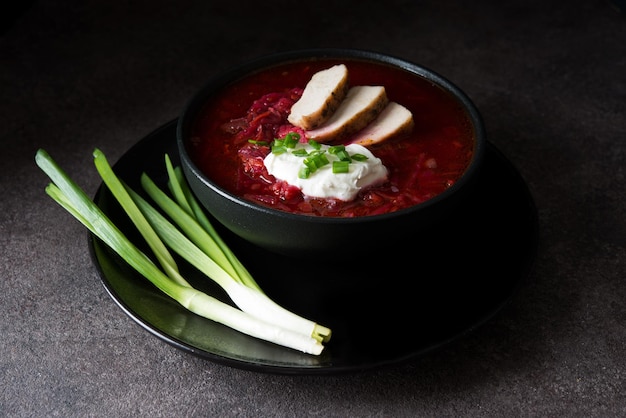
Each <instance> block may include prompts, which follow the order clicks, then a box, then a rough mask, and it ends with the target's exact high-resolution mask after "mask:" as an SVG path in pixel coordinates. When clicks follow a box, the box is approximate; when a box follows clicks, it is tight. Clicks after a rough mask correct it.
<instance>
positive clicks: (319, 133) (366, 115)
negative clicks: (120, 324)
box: [306, 86, 389, 142]
mask: <svg viewBox="0 0 626 418" xmlns="http://www.w3.org/2000/svg"><path fill="white" fill-rule="evenodd" d="M388 102H389V99H387V93H386V92H385V87H383V86H355V87H352V88H351V89H350V90H349V91H348V94H347V95H346V98H345V99H344V100H343V102H341V105H340V106H339V108H337V110H336V111H335V113H333V115H332V116H331V117H330V119H328V120H327V121H326V123H324V124H323V125H322V126H320V127H319V128H317V129H314V130H310V131H307V132H306V136H307V138H309V139H314V140H316V141H318V142H332V141H337V140H340V139H342V138H345V137H346V136H348V135H351V134H353V133H355V132H358V131H360V130H361V129H363V128H365V127H366V126H367V125H369V124H370V122H372V121H373V120H374V119H376V117H377V116H378V114H379V113H380V112H381V111H382V110H383V109H384V108H385V106H387V103H388Z"/></svg>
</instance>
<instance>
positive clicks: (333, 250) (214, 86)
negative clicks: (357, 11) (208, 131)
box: [177, 49, 487, 257]
mask: <svg viewBox="0 0 626 418" xmlns="http://www.w3.org/2000/svg"><path fill="white" fill-rule="evenodd" d="M329 58H331V59H342V60H344V59H345V60H346V61H347V62H349V61H350V60H366V61H373V62H376V63H382V64H385V65H390V66H394V67H397V68H400V69H402V70H404V71H407V72H410V73H412V74H414V75H415V77H420V78H422V79H425V80H427V81H429V82H430V83H432V84H434V85H436V86H439V87H440V88H441V89H443V90H445V91H447V92H448V93H449V94H450V95H452V96H453V97H454V98H455V100H456V101H458V105H459V106H461V107H462V108H463V109H464V110H465V111H466V112H467V115H468V119H469V120H470V122H471V125H472V126H471V129H472V130H473V132H474V139H475V143H474V150H473V156H472V159H471V161H470V163H469V165H468V167H467V169H466V170H465V172H464V174H463V175H462V176H461V177H460V178H459V179H458V180H457V181H456V182H455V183H454V184H453V185H452V186H450V187H449V188H447V189H446V190H445V191H443V192H442V193H440V194H438V195H437V196H435V197H433V198H431V199H429V200H427V201H425V202H423V203H420V204H417V205H415V206H412V207H409V208H406V209H402V210H398V211H396V212H393V213H388V214H383V215H374V216H362V217H352V218H337V217H322V216H308V215H299V214H293V213H288V212H284V211H281V210H277V209H273V208H268V207H265V206H261V205H259V204H256V203H254V202H251V201H248V200H246V199H244V198H242V197H239V196H236V195H234V194H232V193H230V192H229V191H227V190H225V189H224V188H222V187H220V186H218V185H217V184H215V183H214V182H213V181H212V180H211V179H210V178H208V177H207V175H206V174H205V173H203V172H202V171H201V170H200V169H199V168H198V165H197V164H196V163H194V160H193V158H192V156H191V155H190V149H191V147H190V146H189V141H190V137H191V129H192V126H193V123H194V121H195V120H196V118H197V115H198V113H199V112H200V111H201V109H202V107H203V106H204V105H205V103H206V102H207V100H208V99H209V98H210V97H211V96H212V95H215V94H216V92H218V91H219V90H220V89H222V88H223V87H224V86H226V85H228V84H230V83H233V82H236V81H237V80H239V79H241V78H243V77H245V76H246V75H249V74H251V73H254V72H256V71H259V70H261V69H266V68H269V67H272V66H276V65H279V64H283V63H286V62H292V61H302V60H305V61H315V60H320V59H329ZM486 141H487V140H486V134H485V129H484V126H483V122H482V118H481V116H480V114H479V111H478V110H477V108H476V107H475V105H474V104H473V103H472V101H471V100H470V99H469V97H468V96H467V95H466V94H465V93H464V92H463V91H461V90H460V89H459V88H458V87H457V86H456V85H454V84H453V83H451V82H450V81H448V80H447V79H445V78H444V77H442V76H440V75H438V74H436V73H435V72H433V71H431V70H429V69H426V68H424V67H422V66H420V65H417V64H414V63H411V62H408V61H406V60H403V59H400V58H396V57H391V56H388V55H385V54H381V53H376V52H371V51H362V50H352V49H314V50H299V51H291V52H283V53H278V54H273V55H269V56H266V57H263V58H260V59H257V60H254V61H251V62H248V63H246V64H244V65H241V66H239V67H237V68H234V69H231V70H230V71H227V72H225V73H223V74H222V75H220V76H218V77H215V78H213V79H212V80H210V81H209V82H208V84H206V85H205V86H204V87H202V88H201V89H200V90H199V91H198V92H197V93H196V94H195V95H194V96H193V97H192V99H191V100H190V101H189V103H188V104H187V105H186V106H185V108H184V110H183V112H182V115H181V116H180V118H179V121H178V126H177V145H178V148H179V152H180V158H181V165H182V168H183V172H184V174H185V177H186V179H187V181H188V182H189V185H190V187H191V189H192V191H193V192H194V193H195V195H196V196H197V198H198V199H199V201H200V202H201V203H202V205H204V207H205V208H206V209H207V211H208V212H209V213H210V214H211V215H212V216H213V217H214V218H215V219H216V220H217V221H218V222H219V223H221V224H222V225H224V226H225V227H226V228H227V229H228V230H230V231H232V232H233V233H235V234H236V235H238V236H240V237H241V238H243V239H245V240H247V241H249V242H251V243H252V244H255V245H257V246H260V247H263V248H265V249H268V250H270V251H273V252H277V253H280V254H285V255H289V256H296V257H311V256H318V255H319V256H326V255H339V254H341V255H346V256H360V257H363V256H369V255H370V254H371V255H374V254H380V253H389V252H390V251H391V252H393V251H394V248H395V247H396V245H399V244H397V243H398V241H399V240H410V241H411V242H416V241H422V240H423V239H426V238H425V237H427V236H428V234H430V233H436V230H437V225H438V224H439V223H440V222H445V218H446V215H447V214H448V213H449V211H450V210H451V209H452V208H454V206H455V205H457V204H458V203H459V200H461V199H463V198H464V196H466V195H467V194H468V193H469V192H470V191H471V188H472V184H473V179H474V178H475V177H476V174H477V171H478V170H479V169H480V166H481V163H482V160H483V154H484V149H485V147H486Z"/></svg>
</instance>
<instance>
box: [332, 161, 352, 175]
mask: <svg viewBox="0 0 626 418" xmlns="http://www.w3.org/2000/svg"><path fill="white" fill-rule="evenodd" d="M349 171H350V162H349V161H333V173H348V172H349Z"/></svg>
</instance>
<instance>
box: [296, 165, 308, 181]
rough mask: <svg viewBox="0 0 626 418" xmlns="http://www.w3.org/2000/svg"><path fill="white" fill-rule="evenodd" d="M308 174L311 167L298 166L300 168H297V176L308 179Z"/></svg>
mask: <svg viewBox="0 0 626 418" xmlns="http://www.w3.org/2000/svg"><path fill="white" fill-rule="evenodd" d="M310 175H311V169H310V168H309V167H307V166H306V165H304V166H302V167H300V170H298V178H301V179H308V178H309V176H310Z"/></svg>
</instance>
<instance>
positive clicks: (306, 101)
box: [287, 64, 350, 130]
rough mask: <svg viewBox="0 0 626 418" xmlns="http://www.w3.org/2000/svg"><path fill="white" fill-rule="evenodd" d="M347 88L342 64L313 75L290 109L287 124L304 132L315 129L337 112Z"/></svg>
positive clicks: (345, 70)
mask: <svg viewBox="0 0 626 418" xmlns="http://www.w3.org/2000/svg"><path fill="white" fill-rule="evenodd" d="M349 86H350V85H349V82H348V68H346V66H345V65H344V64H339V65H335V66H333V67H330V68H328V69H326V70H322V71H318V72H317V73H315V74H313V77H311V80H310V81H309V82H308V83H307V85H306V86H305V88H304V91H303V92H302V97H301V98H300V100H298V101H297V102H296V103H294V105H293V106H292V107H291V113H290V114H289V117H288V118H287V119H288V120H289V123H291V124H292V125H295V126H299V127H300V128H302V129H304V130H309V129H315V128H317V127H318V126H320V125H321V124H322V123H324V122H325V121H326V120H327V119H328V118H329V117H330V115H332V114H333V113H334V112H335V110H337V108H338V107H339V105H340V104H341V101H342V100H343V99H344V98H345V97H346V94H347V93H348V89H349Z"/></svg>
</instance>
